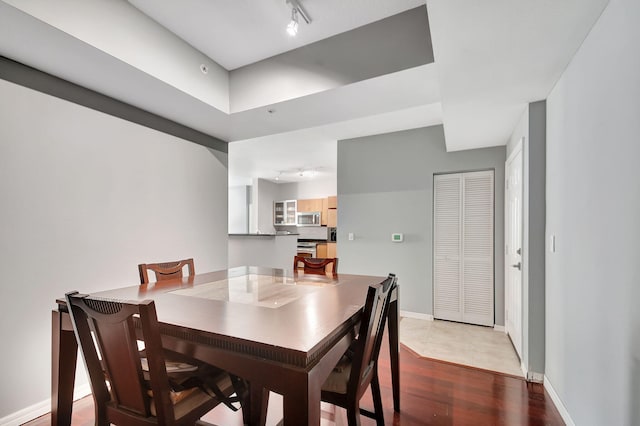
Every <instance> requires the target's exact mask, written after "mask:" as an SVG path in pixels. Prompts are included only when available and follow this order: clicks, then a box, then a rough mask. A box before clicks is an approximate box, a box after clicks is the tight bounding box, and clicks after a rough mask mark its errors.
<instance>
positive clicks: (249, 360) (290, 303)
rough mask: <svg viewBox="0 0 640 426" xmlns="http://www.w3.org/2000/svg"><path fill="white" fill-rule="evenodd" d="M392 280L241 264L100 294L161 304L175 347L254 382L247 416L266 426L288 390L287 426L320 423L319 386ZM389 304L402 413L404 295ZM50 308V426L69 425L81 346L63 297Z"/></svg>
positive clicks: (165, 331) (167, 340) (169, 342)
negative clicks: (270, 409)
mask: <svg viewBox="0 0 640 426" xmlns="http://www.w3.org/2000/svg"><path fill="white" fill-rule="evenodd" d="M385 278H386V277H377V276H367V275H350V274H340V275H333V276H332V275H308V274H307V275H305V274H303V273H301V272H300V273H294V272H293V271H287V270H282V269H273V268H264V267H238V268H231V269H227V270H222V271H217V272H210V273H204V274H198V275H194V276H190V277H184V278H182V279H176V280H167V281H161V282H157V283H150V284H143V285H133V286H129V287H123V288H118V289H113V290H107V291H102V292H98V293H92V296H96V297H105V298H114V299H120V300H132V301H136V300H146V299H152V300H154V301H155V304H156V310H157V315H158V321H159V322H160V328H161V334H162V343H163V346H165V347H166V348H167V349H170V350H173V351H176V352H179V353H183V354H185V355H187V356H190V357H193V358H196V359H199V360H202V361H204V362H208V363H211V364H213V365H216V366H218V367H220V368H222V369H225V370H227V371H229V372H230V373H232V374H235V375H237V376H239V377H242V378H244V379H246V380H247V381H248V382H249V384H250V391H249V404H248V405H249V407H244V409H246V410H247V412H246V414H245V415H246V416H248V417H249V419H250V423H251V424H259V425H261V424H264V423H265V420H266V406H267V401H268V393H269V391H274V392H277V393H279V394H281V395H282V396H283V414H284V424H285V425H296V426H297V425H319V424H320V390H321V386H322V384H323V383H324V381H325V379H326V378H327V377H328V375H329V373H330V372H331V371H332V369H333V368H334V367H335V365H336V364H337V362H338V360H339V359H340V357H341V356H342V355H343V354H344V352H345V350H346V349H347V348H348V346H349V344H350V343H351V341H352V340H353V338H354V328H355V326H356V325H357V324H358V322H359V319H360V315H361V311H362V308H363V306H364V302H365V298H366V293H367V289H368V287H369V285H373V284H378V283H381V282H382V281H383V280H384V279H385ZM397 291H398V290H397V287H396V290H395V291H394V294H392V299H391V306H390V309H389V312H390V313H389V317H388V324H389V333H388V335H389V343H390V344H389V348H390V351H391V354H390V355H391V356H390V359H391V375H392V386H393V399H394V409H395V410H396V411H399V410H400V399H399V395H400V384H399V357H398V320H399V318H398V292H397ZM57 304H58V309H57V310H54V311H53V312H52V319H53V323H52V346H53V347H52V381H51V383H52V390H51V398H52V410H51V414H52V425H69V424H70V423H71V410H72V404H73V401H72V398H73V383H74V378H75V366H76V358H77V345H76V341H75V337H74V335H73V328H72V326H71V322H70V318H69V315H68V313H67V309H66V304H65V301H64V299H58V300H57Z"/></svg>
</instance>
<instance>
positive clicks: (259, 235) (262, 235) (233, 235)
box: [229, 232, 299, 237]
mask: <svg viewBox="0 0 640 426" xmlns="http://www.w3.org/2000/svg"><path fill="white" fill-rule="evenodd" d="M296 235H299V234H293V233H292V234H274V233H270V234H266V233H264V234H263V233H260V234H258V233H255V232H253V233H246V234H245V233H243V234H229V236H230V237H289V236H296Z"/></svg>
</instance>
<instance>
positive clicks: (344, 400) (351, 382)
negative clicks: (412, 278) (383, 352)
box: [321, 274, 397, 426]
mask: <svg viewBox="0 0 640 426" xmlns="http://www.w3.org/2000/svg"><path fill="white" fill-rule="evenodd" d="M396 285H397V278H396V277H395V275H393V274H391V275H389V277H388V278H387V279H386V280H385V281H383V282H382V283H381V284H378V285H376V286H370V287H369V290H368V292H367V299H366V303H365V306H364V310H363V312H362V319H361V322H360V328H359V331H358V335H357V337H356V339H355V340H354V342H353V343H352V345H351V346H350V347H349V349H348V350H347V351H346V353H345V354H344V355H343V356H342V358H341V359H340V361H339V362H338V365H337V366H336V367H335V368H334V369H333V371H332V372H331V373H330V374H329V377H328V378H327V380H326V381H325V382H324V384H323V385H322V392H321V398H322V401H325V402H328V403H330V404H334V405H337V406H339V407H342V408H345V409H346V410H347V421H348V424H349V426H353V425H359V424H360V414H362V415H364V416H366V417H370V418H372V419H375V420H376V424H377V425H384V413H383V412H382V397H381V396H380V381H379V379H378V355H379V353H380V346H381V344H382V336H383V335H384V325H385V322H386V318H387V314H388V311H389V303H390V300H391V297H390V295H391V293H392V291H393V289H394V288H395V286H396ZM369 385H371V394H372V396H373V406H374V412H371V411H368V410H365V409H362V408H360V399H361V398H362V395H363V394H364V393H365V392H366V390H367V388H368V387H369Z"/></svg>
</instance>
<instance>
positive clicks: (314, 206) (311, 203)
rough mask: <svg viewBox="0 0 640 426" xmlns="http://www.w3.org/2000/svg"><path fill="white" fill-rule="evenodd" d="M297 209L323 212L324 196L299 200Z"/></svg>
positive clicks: (307, 211)
mask: <svg viewBox="0 0 640 426" xmlns="http://www.w3.org/2000/svg"><path fill="white" fill-rule="evenodd" d="M297 209H298V211H299V212H304V213H310V212H321V211H322V198H313V199H310V200H298V206H297Z"/></svg>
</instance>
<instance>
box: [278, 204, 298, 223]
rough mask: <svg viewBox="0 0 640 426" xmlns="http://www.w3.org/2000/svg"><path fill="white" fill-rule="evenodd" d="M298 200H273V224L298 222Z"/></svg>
mask: <svg viewBox="0 0 640 426" xmlns="http://www.w3.org/2000/svg"><path fill="white" fill-rule="evenodd" d="M296 211H297V201H296V200H285V201H274V202H273V224H274V225H293V226H295V224H296Z"/></svg>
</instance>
